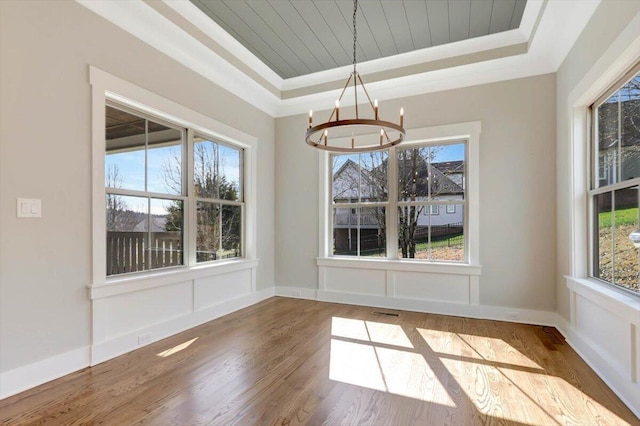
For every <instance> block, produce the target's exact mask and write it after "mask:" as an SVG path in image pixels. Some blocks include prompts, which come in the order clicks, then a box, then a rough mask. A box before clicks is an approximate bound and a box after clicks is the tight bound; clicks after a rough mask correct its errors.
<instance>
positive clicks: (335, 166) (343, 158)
mask: <svg viewBox="0 0 640 426" xmlns="http://www.w3.org/2000/svg"><path fill="white" fill-rule="evenodd" d="M359 161H360V159H359V155H358V154H351V155H332V156H331V174H332V176H333V186H332V189H331V191H332V192H331V194H332V195H331V199H332V200H333V202H334V203H357V202H358V197H359V194H360V165H359Z"/></svg>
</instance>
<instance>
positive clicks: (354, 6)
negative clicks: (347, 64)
mask: <svg viewBox="0 0 640 426" xmlns="http://www.w3.org/2000/svg"><path fill="white" fill-rule="evenodd" d="M357 12H358V0H353V72H354V73H355V72H356V41H357V39H358V30H357V28H356V13H357Z"/></svg>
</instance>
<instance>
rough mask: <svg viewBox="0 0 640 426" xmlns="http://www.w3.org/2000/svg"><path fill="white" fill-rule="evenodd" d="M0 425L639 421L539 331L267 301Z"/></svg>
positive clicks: (9, 409)
mask: <svg viewBox="0 0 640 426" xmlns="http://www.w3.org/2000/svg"><path fill="white" fill-rule="evenodd" d="M376 311H377V312H382V313H394V314H398V316H397V317H396V316H391V315H383V314H380V313H375V312H376ZM0 424H2V425H27V424H28V425H32V424H53V425H80V424H103V425H131V424H150V425H209V424H211V425H231V424H237V425H253V424H264V425H294V424H311V425H320V424H328V425H338V424H346V425H398V426H402V425H414V424H415V425H475V424H478V425H494V424H504V425H569V424H571V425H600V424H603V425H626V424H631V425H639V424H640V421H639V420H638V419H637V418H636V417H635V416H634V415H633V414H632V413H631V412H630V411H629V410H628V409H627V408H626V407H625V406H624V404H623V403H622V402H621V401H620V400H619V399H618V398H617V397H616V396H615V395H614V394H613V392H612V391H611V390H610V389H609V388H608V387H607V386H606V385H605V384H604V383H603V382H602V381H601V380H600V379H599V378H598V377H597V376H596V374H595V373H594V372H593V371H592V370H591V369H590V368H589V367H588V366H587V365H586V364H585V363H584V361H582V359H581V358H580V357H579V356H578V355H577V354H576V353H575V352H574V351H573V350H572V349H571V348H570V347H569V346H568V345H567V344H566V343H565V342H564V340H563V338H562V336H561V335H560V334H559V333H558V332H557V331H556V330H555V329H553V328H548V327H537V326H529V325H522V324H512V323H506V322H498V321H487V320H473V319H466V318H457V317H449V316H441V315H430V314H421V313H414V312H404V311H390V310H388V309H380V308H367V307H359V306H351V305H339V304H332V303H323V302H315V301H307V300H297V299H284V298H277V297H276V298H271V299H269V300H266V301H264V302H261V303H259V304H257V305H254V306H251V307H249V308H246V309H243V310H241V311H238V312H235V313H233V314H231V315H227V316H225V317H222V318H220V319H217V320H215V321H211V322H209V323H207V324H204V325H202V326H199V327H196V328H194V329H191V330H188V331H186V332H183V333H180V334H178V335H176V336H172V337H170V338H168V339H165V340H162V341H160V342H157V343H154V344H152V345H149V346H146V347H144V348H141V349H139V350H137V351H134V352H131V353H129V354H126V355H123V356H120V357H118V358H115V359H113V360H110V361H107V362H105V363H102V364H100V365H97V366H95V367H93V368H87V369H84V370H82V371H79V372H76V373H73V374H70V375H68V376H65V377H63V378H60V379H58V380H55V381H53V382H50V383H47V384H44V385H42V386H39V387H37V388H34V389H31V390H29V391H26V392H23V393H21V394H18V395H15V396H13V397H11V398H7V399H5V400H2V401H0Z"/></svg>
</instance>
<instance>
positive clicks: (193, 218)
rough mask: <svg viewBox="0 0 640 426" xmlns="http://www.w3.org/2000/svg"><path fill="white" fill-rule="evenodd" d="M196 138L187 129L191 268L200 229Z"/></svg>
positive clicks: (188, 259)
mask: <svg viewBox="0 0 640 426" xmlns="http://www.w3.org/2000/svg"><path fill="white" fill-rule="evenodd" d="M194 138H195V135H194V133H193V130H192V129H187V143H186V144H185V145H186V146H185V149H186V155H185V158H186V159H187V167H186V171H185V173H186V179H185V182H186V185H185V186H186V188H185V189H186V195H187V197H188V198H187V209H186V212H185V226H186V228H187V232H186V233H185V234H186V235H185V238H186V239H187V242H186V244H185V249H186V250H185V251H186V254H185V263H186V264H187V265H189V266H194V265H195V264H196V262H197V251H196V244H197V238H196V236H197V227H198V209H197V199H196V197H195V186H194V185H195V183H194V168H195V162H194V154H193V150H194Z"/></svg>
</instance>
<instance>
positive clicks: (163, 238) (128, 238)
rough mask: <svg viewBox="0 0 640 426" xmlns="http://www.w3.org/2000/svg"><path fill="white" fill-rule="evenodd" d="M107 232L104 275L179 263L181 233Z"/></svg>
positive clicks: (181, 261) (181, 251)
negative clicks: (149, 236) (149, 238)
mask: <svg viewBox="0 0 640 426" xmlns="http://www.w3.org/2000/svg"><path fill="white" fill-rule="evenodd" d="M148 235H149V234H148V233H147V232H107V275H116V274H122V273H126V272H136V271H145V270H149V269H155V268H163V267H166V266H177V265H182V264H183V260H182V257H183V256H182V254H183V248H182V233H181V232H152V233H151V242H150V244H149V246H147V241H148Z"/></svg>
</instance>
